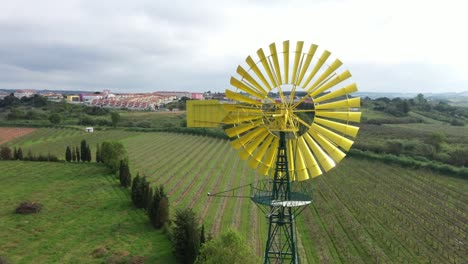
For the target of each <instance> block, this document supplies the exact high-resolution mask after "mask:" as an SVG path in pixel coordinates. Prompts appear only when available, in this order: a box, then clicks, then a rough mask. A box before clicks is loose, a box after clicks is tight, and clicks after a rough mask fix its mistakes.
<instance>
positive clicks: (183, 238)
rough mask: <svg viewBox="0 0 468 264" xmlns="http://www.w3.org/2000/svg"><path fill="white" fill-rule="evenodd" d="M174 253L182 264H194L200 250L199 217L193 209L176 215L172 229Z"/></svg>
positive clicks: (187, 209)
mask: <svg viewBox="0 0 468 264" xmlns="http://www.w3.org/2000/svg"><path fill="white" fill-rule="evenodd" d="M172 241H173V244H174V251H175V252H174V253H175V255H176V257H177V259H178V260H179V262H180V263H194V262H195V260H196V258H197V256H198V252H199V249H200V232H199V229H198V217H197V215H196V214H195V212H193V210H192V209H191V208H186V209H180V210H177V211H176V213H175V218H174V227H173V229H172Z"/></svg>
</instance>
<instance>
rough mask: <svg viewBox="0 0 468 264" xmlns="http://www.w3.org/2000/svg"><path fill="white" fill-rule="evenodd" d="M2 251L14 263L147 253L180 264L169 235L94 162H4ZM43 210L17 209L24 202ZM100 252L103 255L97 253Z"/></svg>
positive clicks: (0, 215) (104, 258) (0, 196)
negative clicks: (19, 211) (156, 227)
mask: <svg viewBox="0 0 468 264" xmlns="http://www.w3.org/2000/svg"><path fill="white" fill-rule="evenodd" d="M0 166H1V171H2V173H1V174H0V181H1V182H2V186H8V188H1V189H0V237H1V238H2V239H0V256H3V257H7V258H8V259H9V260H10V261H11V263H103V262H105V261H108V260H109V259H111V258H114V259H118V258H119V257H120V258H122V257H125V256H126V257H127V258H130V257H132V256H133V257H137V256H140V257H144V258H145V259H146V260H147V261H148V262H150V263H175V262H174V259H173V256H172V253H171V245H170V243H169V241H167V238H166V236H165V235H164V234H162V233H161V232H160V231H156V230H154V229H153V228H152V227H151V226H150V225H149V224H148V219H147V216H146V215H145V214H144V213H143V212H142V211H140V210H137V209H135V208H134V207H133V206H132V205H131V203H130V201H129V197H128V192H126V191H124V190H123V189H121V188H120V187H119V186H118V185H117V182H116V180H115V179H114V178H113V176H112V175H109V174H108V171H107V169H105V168H104V167H103V166H100V165H95V164H64V163H63V164H61V163H43V162H41V163H37V162H20V161H2V162H1V163H0ZM26 200H29V201H34V202H40V203H41V204H42V205H43V208H42V210H41V211H40V212H39V213H38V214H33V215H19V214H14V213H13V212H14V209H15V207H16V206H17V205H18V204H19V203H20V202H23V201H26ZM96 252H98V253H99V254H96Z"/></svg>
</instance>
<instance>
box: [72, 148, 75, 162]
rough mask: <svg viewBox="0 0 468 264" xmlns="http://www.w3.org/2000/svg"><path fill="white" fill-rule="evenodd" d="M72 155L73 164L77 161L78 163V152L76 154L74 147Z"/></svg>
mask: <svg viewBox="0 0 468 264" xmlns="http://www.w3.org/2000/svg"><path fill="white" fill-rule="evenodd" d="M71 155H72V158H71V160H72V161H73V162H75V161H76V152H75V148H74V147H72V148H71Z"/></svg>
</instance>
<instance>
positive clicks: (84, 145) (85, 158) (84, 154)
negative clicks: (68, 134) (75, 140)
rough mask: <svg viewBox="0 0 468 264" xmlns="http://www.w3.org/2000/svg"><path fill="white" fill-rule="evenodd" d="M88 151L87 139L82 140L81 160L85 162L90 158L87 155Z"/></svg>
mask: <svg viewBox="0 0 468 264" xmlns="http://www.w3.org/2000/svg"><path fill="white" fill-rule="evenodd" d="M87 154H88V152H87V151H86V140H84V139H83V140H81V146H80V155H81V161H83V162H85V161H87V160H88V158H87V157H86V155H87Z"/></svg>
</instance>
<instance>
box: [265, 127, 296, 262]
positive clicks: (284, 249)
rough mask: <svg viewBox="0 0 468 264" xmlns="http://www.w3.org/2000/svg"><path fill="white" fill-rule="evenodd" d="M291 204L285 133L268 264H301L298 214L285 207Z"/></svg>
mask: <svg viewBox="0 0 468 264" xmlns="http://www.w3.org/2000/svg"><path fill="white" fill-rule="evenodd" d="M290 200H291V180H290V177H289V169H288V158H287V150H286V137H285V132H280V144H279V147H278V154H277V158H276V168H275V175H274V178H273V189H272V202H271V205H270V211H269V214H268V221H269V226H268V238H267V242H266V249H265V257H264V264H269V263H275V264H276V263H278V264H279V263H293V264H297V263H298V256H297V248H296V233H295V232H296V230H295V223H294V222H295V218H294V211H293V209H292V208H291V207H289V206H285V205H286V203H282V202H284V201H290Z"/></svg>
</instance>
